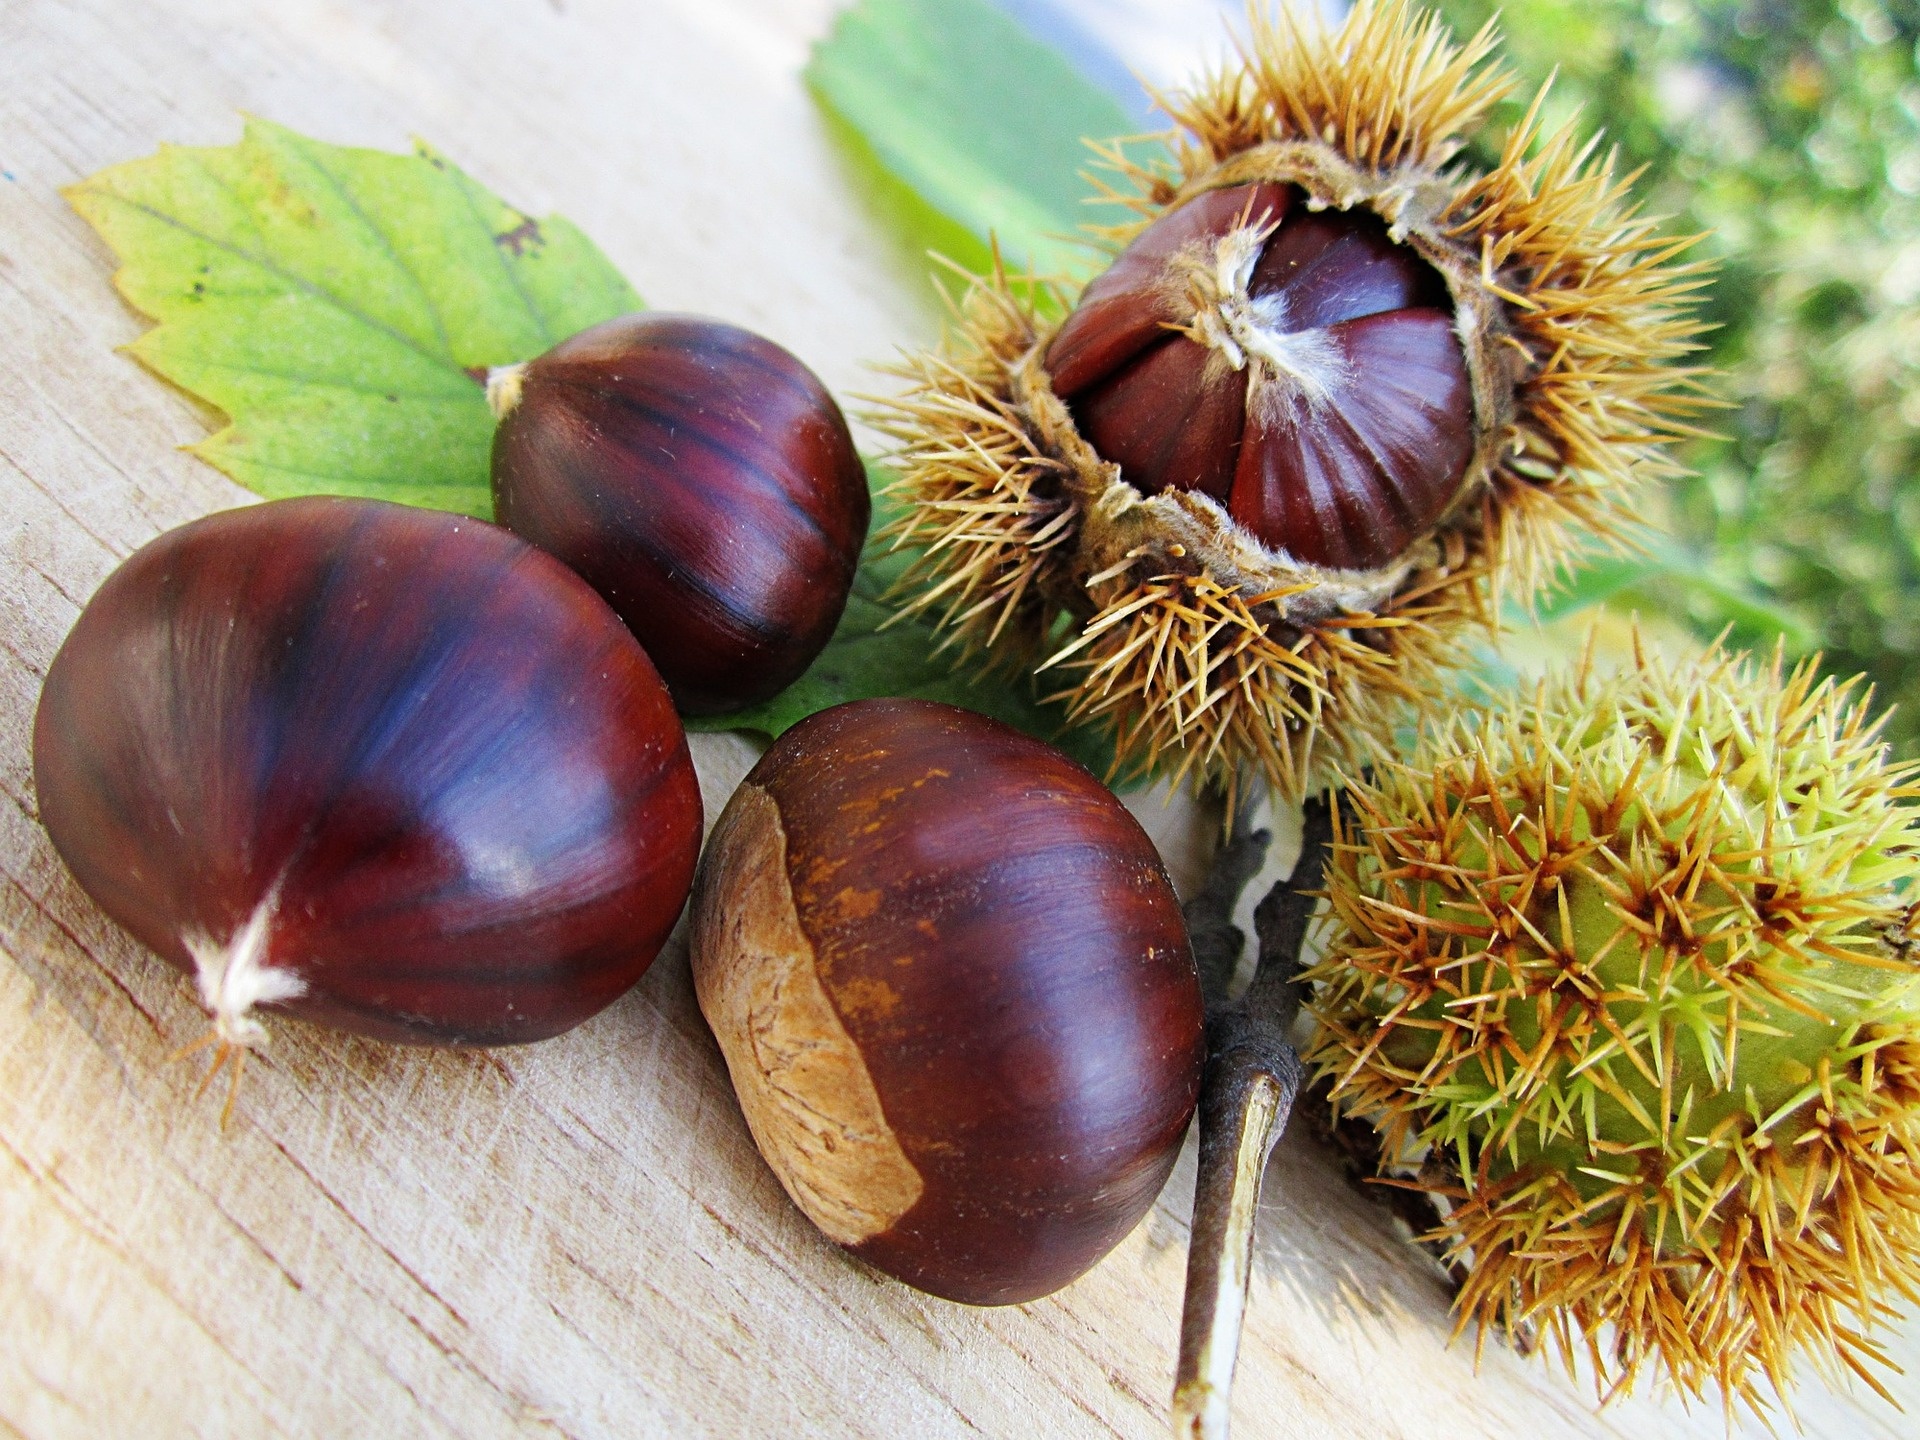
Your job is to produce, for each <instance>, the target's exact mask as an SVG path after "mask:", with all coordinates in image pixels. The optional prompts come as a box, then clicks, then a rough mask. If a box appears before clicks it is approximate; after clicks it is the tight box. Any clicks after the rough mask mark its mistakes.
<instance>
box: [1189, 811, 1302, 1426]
mask: <svg viewBox="0 0 1920 1440" xmlns="http://www.w3.org/2000/svg"><path fill="white" fill-rule="evenodd" d="M1305 819H1306V824H1305V827H1304V831H1303V834H1302V835H1301V840H1300V858H1299V859H1298V860H1297V861H1296V862H1295V863H1294V867H1293V873H1292V874H1291V875H1289V876H1288V877H1287V878H1286V880H1285V881H1283V882H1282V883H1281V884H1279V885H1276V886H1274V888H1273V890H1272V892H1271V893H1269V894H1268V895H1267V897H1266V898H1265V899H1264V900H1262V901H1261V902H1260V906H1259V908H1258V909H1257V910H1256V911H1255V912H1254V929H1255V931H1256V932H1257V934H1258V936H1259V940H1260V955H1259V960H1258V963H1257V965H1256V967H1255V969H1254V973H1253V981H1252V983H1251V984H1250V985H1249V986H1248V987H1247V991H1246V993H1245V994H1244V995H1242V996H1241V997H1240V998H1239V999H1238V1000H1236V1001H1233V1002H1231V1003H1227V1004H1218V1005H1216V1007H1215V1008H1214V1010H1213V1011H1212V1013H1211V1014H1210V1015H1209V1016H1208V1019H1207V1063H1206V1069H1205V1071H1204V1072H1203V1073H1202V1076H1201V1081H1200V1173H1199V1179H1198V1181H1197V1183H1196V1185H1195V1187H1194V1197H1193V1234H1192V1237H1191V1239H1190V1240H1189V1241H1188V1246H1187V1295H1186V1303H1185V1306H1184V1307H1183V1310H1182V1313H1181V1317H1180V1366H1179V1369H1178V1371H1177V1372H1176V1374H1175V1379H1174V1391H1173V1430H1174V1434H1175V1435H1176V1436H1178V1437H1181V1440H1226V1435H1227V1427H1228V1417H1229V1406H1230V1402H1231V1399H1232V1391H1233V1367H1234V1362H1235V1360H1236V1359H1237V1358H1238V1356H1239V1352H1240V1329H1241V1322H1242V1320H1243V1319H1244V1317H1245V1315H1246V1309H1247V1286H1248V1283H1249V1281H1250V1280H1251V1279H1252V1275H1253V1239H1254V1220H1255V1218H1256V1216H1257V1215H1258V1214H1259V1210H1260V1182H1261V1179H1262V1177H1263V1176H1264V1174H1265V1172H1266V1168H1267V1157H1268V1155H1269V1154H1271V1153H1272V1150H1273V1145H1274V1142H1275V1141H1276V1140H1278V1139H1279V1138H1280V1132H1281V1131H1282V1130H1283V1129H1284V1128H1285V1127H1286V1123H1287V1115H1288V1113H1289V1112H1290V1111H1291V1109H1292V1108H1293V1100H1294V1096H1295V1095H1296V1094H1297V1093H1298V1092H1299V1088H1300V1075H1301V1071H1300V1057H1299V1056H1298V1055H1297V1054H1295V1053H1294V1049H1293V1045H1292V1042H1291V1041H1290V1040H1289V1038H1288V1034H1289V1032H1290V1031H1291V1029H1292V1027H1293V1020H1294V1016H1295V1014H1296V1013H1297V1012H1298V1010H1299V990H1298V986H1297V984H1296V982H1295V976H1296V975H1297V974H1298V971H1299V965H1300V947H1301V944H1302V942H1303V941H1304V940H1305V939H1306V933H1307V925H1308V922H1309V921H1310V920H1311V919H1312V917H1313V911H1314V906H1315V903H1316V897H1315V896H1314V895H1313V894H1312V893H1311V892H1313V891H1315V890H1317V889H1318V888H1319V885H1320V877H1321V873H1322V871H1323V870H1324V868H1325V865H1326V857H1327V846H1328V843H1329V841H1330V840H1331V837H1332V828H1333V820H1332V811H1331V808H1330V806H1329V805H1328V803H1327V801H1325V800H1324V799H1316V800H1311V801H1309V802H1308V803H1307V806H1306V815H1305ZM1240 883H1241V884H1243V885H1244V884H1245V883H1246V882H1245V880H1244V879H1243V880H1242V881H1241V882H1240Z"/></svg>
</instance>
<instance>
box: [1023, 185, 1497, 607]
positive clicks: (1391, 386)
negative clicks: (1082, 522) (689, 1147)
mask: <svg viewBox="0 0 1920 1440" xmlns="http://www.w3.org/2000/svg"><path fill="white" fill-rule="evenodd" d="M1235 240H1241V241H1243V242H1244V243H1243V245H1242V248H1241V250H1240V251H1239V252H1238V254H1239V258H1240V260H1241V262H1242V263H1241V268H1240V272H1239V273H1238V274H1237V275H1233V276H1223V274H1222V273H1221V271H1222V266H1223V265H1224V266H1226V268H1227V269H1232V266H1231V264H1230V263H1229V262H1230V260H1231V259H1232V257H1233V254H1234V253H1235V252H1233V251H1232V248H1231V247H1232V244H1233V242H1234V241H1235ZM1223 256H1224V257H1226V258H1225V259H1223V258H1222V257H1223ZM1196 286H1198V287H1199V289H1200V290H1201V292H1202V293H1203V294H1204V297H1205V298H1204V300H1200V299H1196V297H1195V296H1194V294H1193V293H1192V292H1193V290H1194V287H1196ZM1047 369H1048V372H1049V374H1050V375H1051V377H1052V381H1053V387H1054V391H1055V393H1057V394H1058V395H1060V396H1061V398H1063V399H1065V400H1066V401H1067V402H1068V405H1069V407H1070V408H1071V409H1072V411H1073V415H1074V420H1075V423H1076V424H1077V425H1078V427H1079V429H1080V431H1081V433H1082V434H1083V435H1084V436H1085V437H1086V439H1087V441H1088V442H1089V443H1090V444H1091V445H1092V446H1093V448H1094V449H1095V450H1097V451H1098V452H1099V453H1100V455H1101V457H1102V458H1104V459H1106V460H1109V461H1112V462H1113V463H1115V464H1117V465H1118V466H1119V467H1120V474H1121V478H1122V479H1124V480H1126V481H1127V483H1129V484H1130V485H1132V486H1133V487H1134V488H1135V489H1136V490H1139V491H1141V492H1142V493H1143V494H1153V493H1155V492H1157V491H1160V490H1164V489H1168V488H1172V489H1177V490H1199V491H1203V492H1204V493H1206V494H1208V495H1211V496H1212V497H1213V498H1214V499H1215V500H1218V501H1219V502H1220V503H1221V504H1222V505H1224V506H1225V507H1226V509H1227V512H1228V514H1230V515H1231V516H1232V517H1233V518H1234V519H1235V520H1237V521H1238V522H1239V523H1240V524H1241V525H1243V526H1244V527H1246V528H1247V529H1248V530H1249V531H1251V532H1252V533H1253V534H1254V535H1255V536H1256V537H1257V538H1258V539H1259V540H1260V541H1261V542H1262V543H1263V544H1265V545H1267V546H1268V547H1270V548H1272V549H1275V550H1280V551H1284V552H1285V553H1287V554H1289V555H1291V556H1293V557H1294V558H1295V559H1298V560H1305V561H1308V562H1310V563H1312V564H1315V565H1324V566H1331V567H1336V568H1340V569H1351V570H1363V569H1371V568H1373V567H1376V566H1381V565H1385V564H1388V563H1390V562H1391V561H1393V560H1394V559H1396V558H1397V557H1398V556H1400V555H1401V554H1402V553H1404V552H1405V551H1406V550H1407V549H1408V547H1409V546H1411V545H1412V544H1413V543H1414V541H1416V540H1417V539H1418V538H1419V537H1420V536H1422V535H1423V534H1425V533H1426V532H1427V531H1428V530H1430V529H1431V528H1432V526H1433V525H1434V523H1435V522H1436V521H1437V520H1439V519H1440V517H1441V515H1442V514H1444V513H1445V511H1446V509H1447V507H1448V506H1449V505H1450V504H1452V502H1453V499H1454V497H1455V495H1456V494H1458V493H1459V489H1460V486H1461V483H1462V482H1463V480H1464V479H1465V477H1466V474H1467V467H1468V462H1469V461H1470V460H1471V459H1472V456H1473V449H1474V433H1473V424H1474V421H1473V405H1472V394H1471V385H1470V383H1469V380H1468V376H1467V367H1466V358H1465V354H1464V352H1463V351H1462V349H1461V346H1460V341H1459V339H1458V337H1456V336H1455V334H1454V331H1453V302H1452V300H1451V299H1450V298H1449V297H1448V293H1447V286H1446V282H1445V281H1444V280H1442V278H1441V276H1440V274H1439V272H1438V271H1437V270H1435V269H1434V268H1433V267H1432V266H1431V265H1429V264H1428V263H1427V262H1426V261H1425V260H1423V259H1422V258H1421V257H1420V256H1419V254H1417V253H1416V252H1415V251H1414V250H1413V249H1412V248H1410V247H1409V246H1406V245H1402V244H1398V243H1396V242H1395V241H1394V240H1393V239H1392V238H1391V237H1390V236H1389V235H1388V233H1387V227H1386V225H1385V223H1384V222H1383V221H1381V220H1380V219H1379V217H1377V216H1376V215H1374V214H1373V213H1372V212H1370V211H1367V210H1364V209H1355V210H1352V211H1340V210H1313V209H1310V208H1309V207H1308V205H1307V203H1306V200H1305V197H1304V196H1303V195H1302V194H1301V192H1300V191H1298V190H1296V189H1294V188H1293V187H1292V186H1288V185H1275V184H1258V185H1235V186H1229V187H1227V188H1224V189H1220V190H1212V191H1208V192H1206V193H1205V194H1203V195H1201V196H1199V197H1198V198H1196V199H1194V200H1192V201H1190V202H1189V203H1187V204H1185V205H1182V206H1181V207H1180V208H1179V209H1176V210H1173V211H1170V212H1169V213H1167V214H1166V215H1164V216H1163V217H1161V218H1160V219H1158V220H1156V221H1155V222H1154V223H1153V224H1152V225H1150V226H1148V227H1147V228H1146V229H1145V230H1144V231H1142V232H1141V234H1140V235H1139V236H1138V237H1137V238H1136V239H1135V240H1134V242H1133V243H1132V244H1131V245H1130V246H1128V247H1127V249H1126V250H1125V251H1123V252H1122V253H1121V254H1120V256H1119V257H1118V258H1117V259H1116V260H1115V261H1114V263H1113V265H1112V266H1111V267H1110V268H1109V269H1108V270H1107V271H1106V273H1105V274H1103V275H1101V276H1100V277H1099V278H1098V279H1097V280H1095V281H1094V282H1093V283H1092V284H1091V285H1089V286H1088V287H1087V290H1086V293H1085V295H1084V296H1083V297H1082V298H1081V301H1080V304H1079V306H1078V307H1077V308H1076V309H1075V311H1074V313H1073V314H1072V315H1071V316H1070V317H1069V318H1068V319H1067V321H1066V323H1065V324H1064V325H1062V326H1061V328H1060V332H1059V334H1058V335H1056V336H1055V337H1054V339H1053V342H1052V344H1051V346H1050V347H1049V348H1048V352H1047Z"/></svg>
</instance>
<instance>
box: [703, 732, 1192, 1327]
mask: <svg viewBox="0 0 1920 1440" xmlns="http://www.w3.org/2000/svg"><path fill="white" fill-rule="evenodd" d="M692 924H693V931H692V952H693V973H694V985H695V989H696V991H697V993H698V996H699V1000H700V1008H701V1011H702V1013H703V1014H705V1016H706V1017H707V1022H708V1024H709V1025H710V1026H711V1027H712V1029H713V1032H714V1035H715V1036H716V1038H717V1039H718V1040H719V1042H720V1048H721V1050H722V1052H723V1053H724V1054H725V1056H726V1061H727V1066H728V1069H729V1070H730V1071H731V1073H732V1076H733V1083H734V1088H735V1091H736V1093H737V1094H738V1095H739V1098H740V1105H741V1109H742V1110H743V1111H744V1112H745V1114H746V1117H747V1123H748V1125H749V1127H750V1128H751V1129H752V1131H753V1135H754V1139H755V1141H756V1143H757V1144H758V1145H759V1147H760V1151H761V1154H762V1155H764V1156H765V1157H766V1159H767V1162H768V1163H769V1164H770V1165H771V1166H772V1168H773V1170H774V1172H775V1174H777V1175H778V1176H779V1178H780V1181H781V1183H782V1184H783V1185H784V1186H785V1187H786V1189H787V1193H788V1194H789V1195H791V1196H792V1197H793V1200H794V1202H795V1203H796V1204H797V1205H799V1207H800V1208H801V1209H802V1210H803V1211H804V1212H805V1213H806V1214H807V1216H808V1217H809V1218H810V1219H812V1220H813V1222H814V1223H815V1224H816V1225H818V1226H819V1227H820V1229H821V1230H822V1231H824V1232H825V1233H826V1234H827V1236H828V1237H829V1238H831V1239H833V1240H835V1241H837V1242H838V1243H839V1244H841V1245H844V1246H846V1247H847V1248H848V1249H850V1250H851V1251H852V1252H853V1253H854V1254H856V1255H858V1256H860V1257H861V1258H862V1259H864V1260H866V1261H868V1262H870V1263H871V1264H873V1265H875V1266H877V1267H878V1268H880V1269H881V1270H884V1271H886V1272H887V1273H888V1274H891V1275H893V1276H895V1277H897V1278H899V1279H901V1280H904V1281H906V1282H907V1283H908V1284H911V1285H914V1286H917V1287H919V1288H920V1289H922V1290H926V1291H929V1292H931V1293H933V1294H935V1295H939V1296H943V1297H945V1298H947V1299H951V1300H959V1301H964V1302H966V1303H969V1304H976V1305H996V1304H1011V1303H1015V1302H1018V1301H1022V1300H1030V1299H1033V1298H1035V1297H1037V1296H1040V1295H1044V1294H1047V1293H1048V1292H1050V1291H1052V1290H1055V1289H1057V1288H1059V1287H1060V1286H1062V1285H1064V1284H1066V1283H1067V1282H1068V1281H1070V1280H1072V1279H1074V1278H1075V1277H1077V1276H1079V1275H1080V1274H1082V1273H1083V1272H1084V1271H1085V1270H1087V1268H1088V1267H1090V1266H1091V1265H1093V1264H1094V1263H1095V1262H1096V1261H1097V1260H1099V1259H1100V1258H1101V1257H1102V1256H1103V1255H1105V1254H1106V1253H1107V1252H1108V1251H1109V1250H1110V1249H1112V1248H1113V1246H1114V1245H1116V1244H1118V1243H1119V1241H1120V1240H1121V1239H1122V1238H1123V1237H1124V1236H1125V1235H1126V1234H1127V1232H1128V1231H1130V1230H1131V1229H1132V1228H1133V1226H1134V1225H1135V1224H1136V1223H1137V1222H1138V1221H1139V1220H1140V1218H1141V1216H1142V1215H1144V1214H1145V1213H1146V1210H1147V1208H1148V1206H1150V1205H1151V1204H1152V1202H1153V1199H1154V1197H1155V1195H1157V1194H1158V1193H1159V1190H1160V1187H1161V1185H1162V1184H1163V1183H1164V1182H1165V1180H1166V1178H1167V1172H1168V1171H1169V1170H1170V1169H1171V1168H1172V1165H1173V1161H1174V1157H1175V1155H1176V1153H1177V1151H1178V1149H1179V1146H1180V1141H1181V1137H1182V1136H1183V1135H1184V1134H1185V1131H1186V1127H1187V1120H1188V1118H1189V1116H1190V1115H1191V1113H1192V1111H1193V1106H1194V1099H1195V1096H1196V1094H1197V1092H1198V1089H1199V1079H1200V1061H1201V1047H1202V1034H1201V1031H1202V1020H1203V1017H1202V1006H1201V997H1200V986H1199V982H1198V979H1197V977H1196V974H1195V970H1194V963H1193V958H1192V954H1191V951H1190V949H1189V947H1188V943H1187V934H1186V927H1185V924H1184V921H1183V919H1182V917H1181V912H1180V906H1179V902H1178V901H1177V899H1176V898H1175V896H1174V892H1173V887H1172V885H1171V884H1170V883H1169V882H1168V880H1167V876H1166V872H1165V870H1164V869H1163V868H1162V866H1161V863H1160V859H1159V856H1158V855H1157V854H1156V852H1155V851H1154V848H1153V845H1152V843H1151V842H1150V841H1149V840H1148V839H1147V837H1146V834H1145V833H1144V832H1143V831H1142V830H1141V828H1140V826H1139V824H1138V823H1137V822H1136V821H1135V820H1134V819H1133V817H1132V816H1131V815H1130V814H1128V812H1127V810H1126V808H1125V807H1124V806H1123V805H1121V804H1120V802H1119V801H1118V800H1116V799H1115V798H1114V797H1113V795H1112V794H1111V792H1109V791H1108V790H1107V788H1106V787H1105V786H1104V785H1102V784H1100V782H1099V781H1097V780H1096V779H1095V778H1094V777H1093V776H1092V775H1090V774H1088V773H1087V772H1086V771H1085V770H1083V769H1081V768H1080V767H1079V766H1077V765H1075V764H1074V763H1073V762H1072V761H1071V760H1069V759H1067V758H1066V757H1065V756H1064V755H1061V754H1060V753H1059V752H1058V751H1056V750H1054V749H1053V748H1052V747H1050V746H1047V745H1044V744H1042V743H1041V742H1039V741H1037V740H1034V739H1031V738H1029V737H1027V736H1025V735H1022V734H1020V733H1018V732H1017V731H1015V730H1012V729H1010V728H1008V727H1007V726H1004V725H1001V724H1000V723H998V722H997V721H993V720H989V719H986V718H984V717H982V716H979V715H975V714H973V713H971V712H970V711H966V710H960V709H956V708H954V707H951V706H946V705H936V704H933V703H931V702H927V701H917V700H867V701H856V702H854V703H852V704H847V705H840V706H836V707H835V708H833V709H831V710H825V711H821V712H820V713H818V714H815V715H813V716H811V717H809V718H808V719H807V720H805V721H803V722H802V723H801V724H799V725H796V726H795V727H793V728H792V729H791V730H788V731H787V732H786V733H785V734H784V735H782V736H781V737H780V739H779V740H778V741H776V742H775V744H774V746H773V748H772V749H770V750H769V751H768V752H767V753H766V755H765V756H764V757H762V759H761V761H760V763H759V764H758V765H757V766H756V767H755V768H754V770H753V771H752V773H750V774H749V775H748V776H747V778H746V780H745V781H744V782H743V783H742V784H741V786H740V788H739V790H738V791H736V792H735V794H734V796H733V799H732V800H731V801H730V802H729V803H728V805H727V807H726V809H725V810H724V811H723V812H722V813H721V816H720V819H719V821H718V822H717V823H716V825H715V826H714V830H713V834H712V837H711V839H710V841H709V844H708V848H707V853H706V856H705V858H704V859H703V860H702V862H701V869H700V876H699V878H698V879H697V880H696V882H695V886H694V900H693V917H692Z"/></svg>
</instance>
